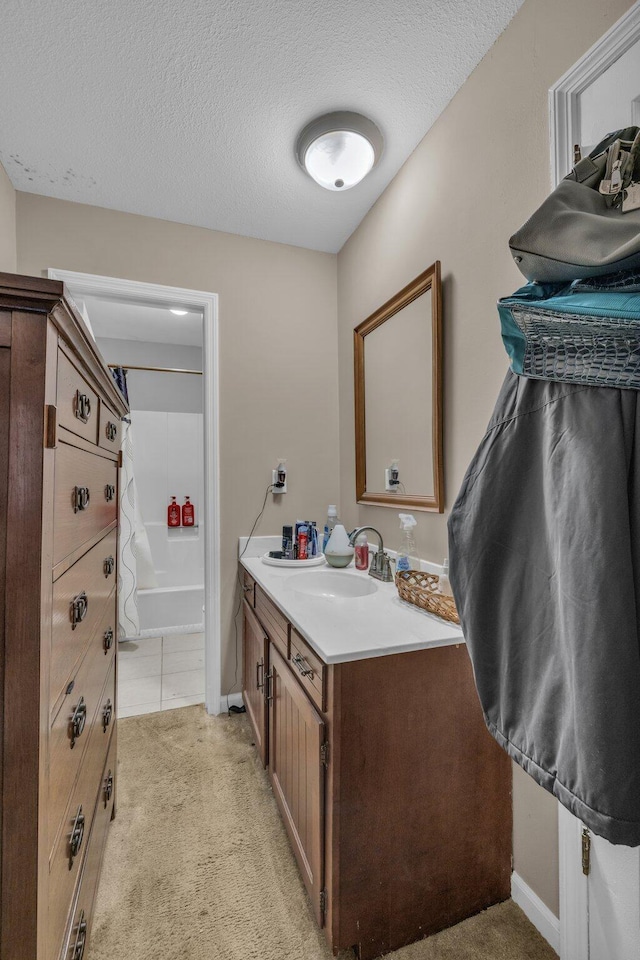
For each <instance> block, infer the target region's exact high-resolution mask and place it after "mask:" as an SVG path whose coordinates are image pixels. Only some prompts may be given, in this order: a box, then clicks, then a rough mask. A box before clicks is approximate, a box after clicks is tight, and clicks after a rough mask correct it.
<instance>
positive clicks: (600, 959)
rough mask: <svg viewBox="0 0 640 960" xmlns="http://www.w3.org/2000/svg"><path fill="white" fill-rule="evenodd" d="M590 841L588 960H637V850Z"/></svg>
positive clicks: (639, 853) (639, 865)
mask: <svg viewBox="0 0 640 960" xmlns="http://www.w3.org/2000/svg"><path fill="white" fill-rule="evenodd" d="M590 839H591V851H590V853H591V855H590V859H591V869H590V872H589V876H588V877H587V897H588V908H589V960H640V893H639V891H640V847H634V848H631V847H620V846H613V845H612V844H611V843H609V842H608V841H607V840H603V839H602V837H596V836H595V835H594V834H591V838H590Z"/></svg>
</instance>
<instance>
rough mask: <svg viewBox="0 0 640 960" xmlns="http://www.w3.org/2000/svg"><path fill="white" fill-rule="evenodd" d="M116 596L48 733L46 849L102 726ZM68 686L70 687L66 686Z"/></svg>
mask: <svg viewBox="0 0 640 960" xmlns="http://www.w3.org/2000/svg"><path fill="white" fill-rule="evenodd" d="M115 612H116V610H115V599H111V600H108V601H107V606H106V608H105V612H104V614H103V616H102V620H101V621H100V624H99V626H98V629H97V630H96V632H95V634H94V636H93V638H92V641H91V643H90V645H89V649H88V651H87V653H86V655H85V657H84V660H83V661H82V663H81V664H80V667H79V668H78V672H77V673H76V675H75V677H74V678H73V680H72V681H70V683H69V686H71V684H73V689H72V690H70V692H69V693H68V694H66V695H65V697H64V700H63V701H62V706H61V707H60V710H59V711H58V714H57V716H56V718H55V720H54V721H53V724H52V727H51V733H50V735H49V803H48V811H49V851H51V849H52V847H53V845H54V843H55V840H56V837H57V834H58V829H59V827H60V822H61V819H62V814H63V812H64V810H65V807H66V805H67V801H68V800H69V795H70V793H71V790H72V788H73V785H74V782H75V779H76V776H77V773H78V770H79V768H80V764H81V763H82V760H83V757H84V753H85V749H86V747H87V744H88V743H89V740H90V739H91V736H92V731H93V728H94V726H96V725H98V726H102V715H101V712H100V711H99V709H98V707H99V706H104V705H103V704H102V703H101V694H102V691H103V688H104V685H105V680H106V678H107V674H108V672H109V670H110V668H111V665H112V660H113V658H114V655H115V646H114V645H113V643H112V644H111V646H110V648H109V649H108V650H107V655H106V656H105V649H104V635H105V633H107V631H111V634H112V635H113V632H114V627H115ZM67 689H69V688H68V687H67Z"/></svg>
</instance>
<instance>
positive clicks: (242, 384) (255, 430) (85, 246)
mask: <svg viewBox="0 0 640 960" xmlns="http://www.w3.org/2000/svg"><path fill="white" fill-rule="evenodd" d="M17 209H18V268H19V270H20V272H21V273H25V274H32V275H39V274H41V273H42V272H43V271H45V270H46V269H47V267H58V268H60V269H65V270H78V271H81V272H83V273H94V274H101V275H104V276H110V277H123V278H126V279H129V280H143V281H147V282H151V283H161V284H168V285H171V286H177V287H188V288H191V289H196V290H205V291H213V292H215V293H218V294H219V297H220V300H219V308H220V464H221V511H220V512H221V560H222V622H223V637H222V640H223V655H224V670H223V690H225V691H226V690H227V689H228V688H229V687H231V686H236V688H237V684H234V679H235V675H236V658H235V634H234V629H233V612H234V608H235V604H236V603H237V592H236V569H237V540H238V537H239V536H241V535H246V534H247V533H248V532H249V530H250V528H251V526H252V523H253V521H254V519H255V518H256V516H257V515H258V512H259V510H260V507H261V505H262V501H263V497H264V493H265V490H266V488H267V485H268V484H269V483H270V482H271V469H272V468H273V467H275V466H276V465H277V462H276V461H277V458H278V457H287V461H288V462H287V466H288V469H289V481H288V493H287V494H286V495H285V496H282V497H279V498H278V499H276V498H274V497H269V499H268V503H267V509H266V510H265V514H264V517H263V520H262V522H261V524H260V526H259V527H258V529H257V531H256V532H257V533H258V534H259V533H267V534H269V533H274V532H277V531H278V529H280V528H281V527H282V524H283V523H291V522H293V521H295V519H296V518H297V517H302V516H304V517H307V518H309V519H315V518H317V520H318V522H321V521H322V520H323V518H324V516H325V515H326V507H327V503H334V502H336V501H337V497H338V491H339V463H338V383H337V370H338V359H337V338H336V257H335V256H333V255H329V254H324V253H314V252H312V251H309V250H302V249H300V248H296V247H290V246H286V245H284V244H278V243H268V242H265V241H263V240H252V239H248V238H244V237H238V236H234V235H231V234H224V233H216V232H214V231H211V230H204V229H200V228H196V227H188V226H183V225H180V224H176V223H169V222H167V221H163V220H153V219H150V218H147V217H140V216H134V215H132V214H124V213H117V212H114V211H109V210H103V209H100V208H97V207H89V206H85V205H82V204H74V203H68V202H66V201H61V200H51V199H48V198H45V197H40V196H35V195H33V194H26V193H18V197H17ZM240 632H241V631H240ZM241 673H242V670H241V666H240V665H239V666H238V673H237V675H238V677H240V676H241Z"/></svg>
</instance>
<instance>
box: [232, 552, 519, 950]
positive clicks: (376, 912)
mask: <svg viewBox="0 0 640 960" xmlns="http://www.w3.org/2000/svg"><path fill="white" fill-rule="evenodd" d="M242 574H243V584H244V585H245V590H246V592H245V595H246V596H249V597H253V598H254V601H255V605H251V604H249V603H245V606H244V617H245V624H244V651H243V663H244V671H245V673H244V684H243V686H244V691H243V692H244V700H245V704H246V707H247V715H248V718H249V721H250V723H251V725H252V728H253V733H254V735H255V740H256V746H257V747H258V749H259V750H260V754H261V757H262V760H263V763H264V762H266V764H267V770H268V774H269V777H270V781H271V785H272V787H273V793H274V797H275V799H276V802H277V805H278V808H279V810H280V813H281V815H282V819H283V821H284V824H285V827H286V830H287V834H288V837H289V840H290V843H291V846H292V849H293V852H294V854H295V857H296V860H297V863H298V866H299V869H300V873H301V876H302V879H303V881H304V883H305V886H306V888H307V891H308V894H309V897H310V900H311V906H312V909H313V911H314V913H315V916H316V919H317V921H318V924H319V925H320V926H321V927H323V928H324V932H325V935H326V938H327V941H328V943H329V946H330V947H331V949H332V950H333V952H334V954H337V953H338V951H339V950H344V949H348V948H353V949H354V950H355V953H356V956H357V957H359V958H360V960H373V958H375V957H379V956H381V955H383V954H384V953H387V952H389V951H391V950H396V949H399V948H400V947H402V946H405V945H407V944H409V943H412V942H414V941H416V940H420V939H422V938H423V937H425V936H428V935H429V934H432V933H436V932H437V931H438V930H442V929H444V928H445V927H449V926H451V925H453V924H455V923H458V922H459V921H461V920H463V919H465V918H466V917H469V916H472V915H473V914H475V913H478V912H479V911H481V910H483V909H484V908H486V907H488V906H490V905H492V904H494V903H498V902H500V901H502V900H506V899H507V898H508V897H509V896H510V883H511V830H512V823H511V763H510V761H509V758H508V757H507V755H506V754H505V753H504V752H503V751H502V750H501V749H500V748H499V747H498V745H497V744H496V743H495V741H494V740H493V738H492V737H491V736H490V734H489V733H488V732H487V730H486V727H485V724H484V721H483V718H482V713H481V710H480V705H479V702H478V697H477V693H476V690H475V686H474V682H473V675H472V670H471V664H470V661H469V657H468V654H467V650H466V647H465V645H464V643H460V644H452V645H448V646H438V647H432V648H430V649H424V650H417V651H412V652H405V653H399V654H389V655H386V656H372V657H367V658H364V659H357V660H351V661H347V662H343V663H331V664H327V663H325V662H323V660H322V658H321V657H320V656H319V655H318V653H317V652H316V651H315V650H314V649H313V648H312V647H311V645H310V644H309V643H308V642H307V641H306V639H305V638H304V637H303V636H301V635H300V633H299V632H298V631H297V630H296V629H295V627H293V626H292V624H291V623H289V622H288V621H287V618H286V614H285V612H284V611H283V610H282V609H280V608H279V607H278V605H277V604H276V603H274V601H273V600H272V598H271V597H270V596H268V595H267V594H266V592H265V591H264V590H263V589H262V587H261V586H260V584H259V583H255V582H253V580H252V578H251V576H250V575H249V573H248V571H247V570H244V569H243V571H242ZM265 655H266V658H265ZM261 661H264V662H261ZM262 678H264V679H262ZM260 698H262V701H263V703H264V705H265V707H266V713H265V712H264V710H263V708H262V706H261V704H260ZM265 724H266V737H267V739H268V749H267V752H266V755H265V752H264V743H265V726H264V725H265Z"/></svg>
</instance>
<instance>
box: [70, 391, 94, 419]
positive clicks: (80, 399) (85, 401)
mask: <svg viewBox="0 0 640 960" xmlns="http://www.w3.org/2000/svg"><path fill="white" fill-rule="evenodd" d="M73 412H74V413H75V415H76V417H77V418H78V420H81V421H82V423H87V421H88V420H89V417H90V416H91V400H90V399H89V397H88V396H87V395H86V393H80V391H79V390H76V400H75V404H74V410H73Z"/></svg>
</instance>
